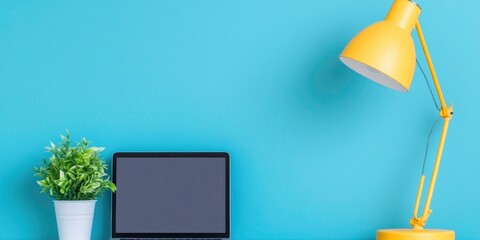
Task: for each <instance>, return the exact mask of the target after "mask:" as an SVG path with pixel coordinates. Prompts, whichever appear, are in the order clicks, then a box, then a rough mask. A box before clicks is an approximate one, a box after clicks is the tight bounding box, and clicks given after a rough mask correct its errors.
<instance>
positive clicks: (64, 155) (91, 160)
mask: <svg viewBox="0 0 480 240" xmlns="http://www.w3.org/2000/svg"><path fill="white" fill-rule="evenodd" d="M60 138H61V140H62V142H60V143H59V144H57V145H55V144H54V143H53V142H50V146H47V147H46V148H45V149H46V150H47V151H48V152H49V153H50V154H51V155H50V157H49V158H47V159H48V160H47V159H45V158H44V159H43V165H42V166H40V167H36V166H35V167H34V175H35V176H37V177H39V178H40V180H39V181H37V184H38V185H39V186H40V187H41V189H42V191H41V192H44V193H47V194H49V195H50V196H51V197H53V198H55V199H58V200H89V199H96V198H97V197H99V196H100V195H101V194H102V193H103V192H104V191H106V190H111V191H115V190H116V186H115V184H113V183H112V182H111V181H110V179H109V177H108V174H106V173H105V170H106V169H107V165H106V164H105V162H104V161H103V160H102V159H101V156H100V152H101V151H103V150H104V148H103V147H89V145H90V143H89V142H88V141H87V140H86V139H85V138H82V139H81V140H80V142H78V143H76V145H74V146H72V145H71V141H70V132H69V131H68V130H67V133H66V134H65V135H60Z"/></svg>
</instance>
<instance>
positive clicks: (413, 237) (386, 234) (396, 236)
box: [377, 229, 455, 240]
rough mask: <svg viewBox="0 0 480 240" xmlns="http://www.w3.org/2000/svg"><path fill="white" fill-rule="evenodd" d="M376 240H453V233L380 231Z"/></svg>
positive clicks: (442, 231) (422, 230)
mask: <svg viewBox="0 0 480 240" xmlns="http://www.w3.org/2000/svg"><path fill="white" fill-rule="evenodd" d="M377 240H455V232H454V231H451V230H439V229H421V230H420V229H382V230H378V231H377Z"/></svg>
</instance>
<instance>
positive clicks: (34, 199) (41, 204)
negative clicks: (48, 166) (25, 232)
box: [12, 165, 57, 239]
mask: <svg viewBox="0 0 480 240" xmlns="http://www.w3.org/2000/svg"><path fill="white" fill-rule="evenodd" d="M33 174H34V171H33V165H32V168H31V169H25V170H24V171H23V172H22V173H21V174H20V176H18V178H17V180H16V182H15V183H14V189H17V191H15V192H14V194H13V198H14V199H13V202H15V204H17V205H18V206H21V207H17V208H16V209H21V211H22V212H20V213H16V214H19V215H22V216H24V217H23V219H24V221H23V222H22V223H15V224H13V225H16V224H19V225H26V228H29V229H31V231H33V232H35V235H36V239H51V238H52V236H57V227H56V221H55V210H54V207H53V202H52V201H53V199H52V198H50V197H48V196H47V195H46V194H44V193H40V191H41V189H40V187H39V186H38V185H37V183H36V181H37V180H38V178H37V177H34V176H33ZM12 214H15V213H12Z"/></svg>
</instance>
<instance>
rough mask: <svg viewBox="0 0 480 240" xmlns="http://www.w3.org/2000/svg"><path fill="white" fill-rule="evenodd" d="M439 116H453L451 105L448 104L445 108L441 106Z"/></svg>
mask: <svg viewBox="0 0 480 240" xmlns="http://www.w3.org/2000/svg"><path fill="white" fill-rule="evenodd" d="M440 116H441V117H442V118H448V119H450V118H452V116H453V107H452V104H450V106H448V107H446V108H442V109H440Z"/></svg>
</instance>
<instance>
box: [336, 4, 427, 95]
mask: <svg viewBox="0 0 480 240" xmlns="http://www.w3.org/2000/svg"><path fill="white" fill-rule="evenodd" d="M420 11H421V10H420V7H419V6H418V5H417V4H416V3H414V2H412V1H409V0H395V2H394V3H393V5H392V7H391V8H390V11H389V13H388V14H387V17H386V18H385V20H383V21H381V22H377V23H374V24H372V25H370V26H369V27H367V28H366V29H364V30H363V31H361V32H360V33H359V34H357V35H356V36H355V37H354V38H353V39H352V40H351V41H350V42H349V43H348V45H347V46H346V47H345V49H344V50H343V52H342V53H341V54H340V60H341V61H342V62H343V63H344V64H345V65H347V66H348V67H349V68H351V69H352V70H354V71H356V72H357V73H359V74H361V75H363V76H364V77H366V78H368V79H370V80H373V81H375V82H377V83H379V84H381V85H383V86H386V87H389V88H391V89H394V90H397V91H400V92H407V91H408V89H409V88H410V84H411V82H412V79H413V74H414V72H415V46H414V44H413V39H412V36H411V32H412V30H413V27H414V26H415V23H416V22H417V19H418V16H419V15H420Z"/></svg>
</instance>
